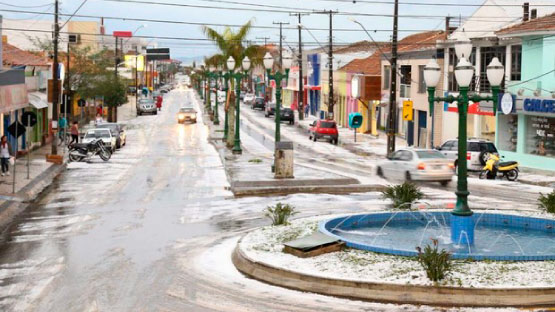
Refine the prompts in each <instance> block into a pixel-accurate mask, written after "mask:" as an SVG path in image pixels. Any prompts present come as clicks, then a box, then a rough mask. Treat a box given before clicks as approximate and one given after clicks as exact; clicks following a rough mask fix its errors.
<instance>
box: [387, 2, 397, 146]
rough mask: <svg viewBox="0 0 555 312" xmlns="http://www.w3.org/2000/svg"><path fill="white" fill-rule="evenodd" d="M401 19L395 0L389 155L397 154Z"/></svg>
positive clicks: (388, 140) (388, 136)
mask: <svg viewBox="0 0 555 312" xmlns="http://www.w3.org/2000/svg"><path fill="white" fill-rule="evenodd" d="M398 19H399V0H395V8H394V13H393V37H392V43H391V84H390V88H389V118H388V129H387V155H388V156H389V155H391V154H392V153H393V152H395V133H396V132H397V26H398Z"/></svg>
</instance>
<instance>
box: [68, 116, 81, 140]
mask: <svg viewBox="0 0 555 312" xmlns="http://www.w3.org/2000/svg"><path fill="white" fill-rule="evenodd" d="M69 131H70V132H71V142H70V143H69V144H70V145H71V144H73V143H74V142H75V143H79V123H78V122H77V121H74V122H73V125H72V126H71V129H70V130H69Z"/></svg>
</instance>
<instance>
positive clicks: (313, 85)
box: [305, 53, 322, 117]
mask: <svg viewBox="0 0 555 312" xmlns="http://www.w3.org/2000/svg"><path fill="white" fill-rule="evenodd" d="M307 69H308V71H307V80H308V82H307V86H305V88H306V89H307V90H308V103H307V104H308V109H309V110H308V113H309V114H310V115H312V116H316V117H320V116H319V115H320V99H321V96H322V87H321V86H320V54H318V53H314V54H308V55H307Z"/></svg>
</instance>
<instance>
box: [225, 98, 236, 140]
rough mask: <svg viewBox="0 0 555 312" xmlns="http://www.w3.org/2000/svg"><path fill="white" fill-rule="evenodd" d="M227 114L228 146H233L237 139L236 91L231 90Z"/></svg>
mask: <svg viewBox="0 0 555 312" xmlns="http://www.w3.org/2000/svg"><path fill="white" fill-rule="evenodd" d="M230 93H231V95H230V97H229V106H228V112H227V113H228V115H227V142H226V144H227V147H228V148H232V147H233V142H234V141H235V92H234V91H230Z"/></svg>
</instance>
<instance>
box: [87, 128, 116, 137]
mask: <svg viewBox="0 0 555 312" xmlns="http://www.w3.org/2000/svg"><path fill="white" fill-rule="evenodd" d="M109 137H110V131H109V130H108V129H106V130H104V129H103V130H89V131H87V133H86V134H85V138H87V139H101V138H109Z"/></svg>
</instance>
